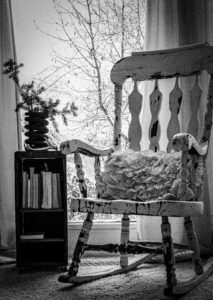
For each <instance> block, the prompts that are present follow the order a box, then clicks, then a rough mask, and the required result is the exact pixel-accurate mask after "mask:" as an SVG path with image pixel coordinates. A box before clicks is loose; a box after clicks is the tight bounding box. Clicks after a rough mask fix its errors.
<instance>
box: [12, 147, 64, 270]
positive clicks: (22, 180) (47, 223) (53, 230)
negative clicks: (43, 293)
mask: <svg viewBox="0 0 213 300" xmlns="http://www.w3.org/2000/svg"><path fill="white" fill-rule="evenodd" d="M15 215H16V256H17V258H16V259H17V267H19V268H20V269H23V268H25V267H42V266H43V267H46V266H61V267H66V266H67V264H68V254H67V252H68V245H67V197H66V156H65V155H63V154H62V153H61V152H59V151H17V152H15Z"/></svg>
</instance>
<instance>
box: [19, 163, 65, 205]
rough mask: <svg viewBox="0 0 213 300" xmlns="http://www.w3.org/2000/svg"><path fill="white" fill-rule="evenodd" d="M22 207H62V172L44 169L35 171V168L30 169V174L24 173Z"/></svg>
mask: <svg viewBox="0 0 213 300" xmlns="http://www.w3.org/2000/svg"><path fill="white" fill-rule="evenodd" d="M22 182H23V185H22V187H23V191H22V208H37V209H38V208H45V209H48V208H61V207H62V199H61V197H62V196H61V182H60V174H59V173H52V172H45V171H42V172H41V173H40V174H38V173H34V168H33V167H31V168H30V169H29V174H28V173H27V172H26V171H23V174H22Z"/></svg>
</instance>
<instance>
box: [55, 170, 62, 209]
mask: <svg viewBox="0 0 213 300" xmlns="http://www.w3.org/2000/svg"><path fill="white" fill-rule="evenodd" d="M56 178H57V192H58V207H59V208H62V194H61V178H60V174H59V173H56Z"/></svg>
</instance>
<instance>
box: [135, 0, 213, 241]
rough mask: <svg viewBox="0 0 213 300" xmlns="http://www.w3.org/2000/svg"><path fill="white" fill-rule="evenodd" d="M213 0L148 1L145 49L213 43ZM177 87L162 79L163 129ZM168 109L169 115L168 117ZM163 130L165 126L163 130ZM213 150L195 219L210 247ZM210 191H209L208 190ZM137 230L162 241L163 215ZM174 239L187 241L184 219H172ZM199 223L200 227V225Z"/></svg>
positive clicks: (146, 118) (145, 117)
mask: <svg viewBox="0 0 213 300" xmlns="http://www.w3.org/2000/svg"><path fill="white" fill-rule="evenodd" d="M212 17H213V1H212V0H204V1H200V0H187V1H185V0H147V7H146V33H145V50H157V49H165V48H176V47H178V46H183V45H189V44H195V43H200V42H206V41H207V42H209V43H210V44H212V42H213V19H212ZM205 79H206V76H205V77H204V78H202V80H201V82H200V84H201V85H202V88H204V95H206V87H207V86H206V83H205ZM193 80H194V79H193V78H186V79H183V80H182V82H181V86H182V88H183V90H185V88H186V87H188V86H192V84H193ZM173 86H174V81H172V80H166V81H165V80H164V81H162V82H159V88H160V90H161V91H162V92H163V94H164V99H163V101H162V110H161V112H162V111H163V112H164V114H162V113H160V115H159V118H160V124H161V126H163V127H164V128H165V127H166V126H167V123H166V122H167V121H166V120H169V116H170V112H169V110H168V107H169V105H168V101H169V93H170V91H171V90H172V88H173ZM152 88H153V83H148V84H146V85H145V87H144V102H143V110H142V128H143V132H144V133H145V132H148V127H147V126H149V124H150V117H151V116H150V115H149V114H147V112H148V111H149V101H148V96H149V94H150V92H151V91H152ZM185 98H186V97H184V99H183V104H182V105H184V110H183V112H187V113H185V114H184V113H182V116H181V131H186V129H187V125H188V119H189V118H188V113H189V111H190V109H189V103H188V102H187V101H186V99H185ZM205 98H206V97H205V96H204V97H203V99H202V105H201V106H200V112H199V117H200V120H202V119H203V111H204V109H203V107H204V106H205ZM163 106H164V107H163ZM165 109H167V110H166V114H167V116H166V117H165ZM163 131H164V130H163V129H162V132H163ZM166 142H167V138H166V136H162V137H161V140H160V147H161V149H162V150H165V146H166ZM147 147H148V136H145V135H144V136H143V138H142V148H143V149H144V148H146V149H147ZM212 160H213V149H212V147H210V151H209V156H208V169H207V172H208V183H209V184H208V183H206V184H205V188H204V202H205V215H204V217H203V218H202V219H201V220H199V221H198V220H196V219H195V220H194V222H195V225H197V226H196V229H197V231H198V235H199V241H200V243H201V244H203V245H205V246H211V242H212V241H211V240H212V237H211V219H213V218H212V216H213V210H212V207H213V188H212V187H213V184H212V182H213V163H212ZM208 190H209V191H208ZM137 224H138V232H139V237H140V239H143V240H144V239H145V240H155V241H160V240H161V234H160V224H161V218H159V217H156V218H154V221H153V217H139V218H138V221H137ZM171 224H172V232H173V238H174V241H176V242H184V241H185V233H184V230H183V220H180V219H177V218H171ZM198 225H199V226H198Z"/></svg>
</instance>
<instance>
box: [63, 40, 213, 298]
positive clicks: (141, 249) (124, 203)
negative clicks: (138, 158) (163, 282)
mask: <svg viewBox="0 0 213 300" xmlns="http://www.w3.org/2000/svg"><path fill="white" fill-rule="evenodd" d="M202 71H207V72H208V74H209V75H210V76H209V77H210V79H209V89H208V96H207V109H206V114H205V121H204V125H203V131H202V138H201V140H200V141H199V142H197V141H196V139H195V138H194V137H193V136H192V135H191V134H190V133H194V134H197V131H196V130H197V129H196V128H197V127H198V122H197V111H198V105H199V99H200V95H201V92H200V87H199V85H198V80H195V84H194V87H193V89H192V90H191V92H190V97H191V98H193V99H190V101H191V102H190V103H191V107H192V114H191V119H190V120H189V124H190V126H189V127H188V133H179V131H180V124H179V116H178V115H179V112H180V108H181V100H182V96H183V94H182V91H181V89H180V86H179V78H180V77H185V76H191V75H195V77H196V78H197V77H198V76H199V75H200V74H201V72H202ZM172 77H175V78H176V82H175V86H174V88H173V90H172V92H171V93H170V96H169V97H170V98H169V99H170V101H169V103H170V104H169V105H170V111H171V119H170V121H169V123H168V128H167V137H168V146H167V151H168V152H171V150H172V149H174V150H176V151H181V170H180V181H179V184H178V186H176V188H177V193H176V195H175V198H174V194H172V193H167V194H166V195H163V196H159V197H156V199H151V200H149V199H148V197H147V199H144V200H145V201H141V199H140V201H139V200H138V199H135V198H134V199H131V198H130V199H128V200H127V199H117V200H112V199H111V200H109V199H102V198H100V194H101V193H100V192H101V191H100V188H99V187H100V183H101V182H102V178H101V171H100V157H102V156H110V155H111V154H112V152H113V151H116V150H120V149H121V105H122V86H123V83H124V81H125V80H126V79H127V78H132V80H133V81H134V89H133V91H132V93H131V95H130V96H129V110H130V113H131V116H132V117H131V122H130V127H129V136H128V138H129V148H130V149H132V150H134V151H140V149H141V147H140V141H141V136H142V129H141V125H140V121H139V115H140V111H141V107H142V95H141V94H140V93H139V92H138V88H137V82H139V81H145V80H155V82H156V84H155V88H154V91H153V92H152V93H151V95H150V99H149V101H150V111H151V124H150V127H149V141H150V147H149V148H150V149H151V150H153V151H154V152H156V151H158V150H159V139H160V124H159V111H160V107H161V101H162V94H161V92H160V91H159V88H158V85H157V80H159V79H166V78H172ZM111 80H112V82H113V84H114V86H115V123H114V124H115V125H114V149H108V150H98V149H95V148H93V147H91V146H89V145H87V144H86V143H84V142H81V141H79V140H70V141H65V142H63V143H62V144H61V147H60V148H61V151H62V153H64V154H66V155H69V154H71V153H74V159H75V164H76V169H77V177H78V179H79V187H80V191H81V195H82V198H73V199H72V202H71V211H72V212H82V213H87V217H86V220H85V221H84V223H83V226H82V229H81V232H80V235H79V238H78V241H77V244H76V247H75V250H74V254H73V259H72V263H71V265H70V267H69V271H68V274H63V275H61V276H60V277H59V281H60V282H64V283H74V284H75V283H82V282H89V281H92V280H96V279H99V278H103V277H106V276H110V275H116V274H120V273H123V272H127V271H130V270H133V269H135V268H137V267H138V266H139V265H141V264H142V263H145V262H147V261H150V259H151V258H152V257H153V256H155V255H157V254H159V253H162V254H163V255H164V263H165V266H166V274H167V287H166V288H165V294H166V295H171V294H172V295H180V294H185V293H187V292H189V291H190V290H191V289H193V288H194V287H195V286H197V285H198V284H200V283H201V282H202V281H203V280H204V279H205V278H207V277H208V276H210V275H211V273H213V264H212V261H211V259H210V261H209V263H208V264H207V265H206V266H205V269H204V268H203V266H202V263H201V259H200V250H199V245H198V241H197V237H196V233H195V230H194V226H193V223H192V219H191V217H194V216H196V217H197V216H201V215H202V214H203V202H202V199H201V197H200V196H202V186H203V181H204V175H203V174H204V169H205V160H206V156H207V152H208V143H209V139H210V132H211V126H212V108H213V47H211V46H209V45H208V44H197V45H191V46H186V47H181V48H177V49H169V50H161V51H149V52H139V53H133V54H132V55H131V56H129V57H126V58H124V59H122V60H120V61H118V62H117V63H116V64H115V65H114V66H113V68H112V71H111ZM80 154H83V155H86V156H91V157H94V158H95V178H96V183H97V198H95V199H91V198H87V187H86V184H85V181H84V172H83V170H82V161H81V156H80ZM189 158H190V159H191V162H192V163H191V166H190V167H189V164H188V161H189ZM189 190H190V191H191V192H193V197H192V193H191V192H189ZM95 213H102V214H122V216H123V217H122V230H121V244H120V245H114V244H108V245H96V246H94V245H91V246H90V245H87V241H88V238H89V234H90V231H91V228H92V224H93V217H94V214H95ZM129 215H137V216H138V215H147V216H161V217H162V225H161V232H162V245H161V246H160V247H159V245H158V247H153V245H152V244H151V246H150V244H149V243H148V244H147V243H145V242H144V243H143V242H132V241H129ZM169 217H184V219H185V223H184V224H185V229H186V233H187V240H188V246H189V249H190V250H192V252H193V255H192V260H193V264H194V270H195V274H196V275H195V277H193V278H192V279H191V280H190V281H189V282H186V283H180V284H178V282H177V279H176V275H175V258H174V246H173V241H172V236H171V226H170V223H169ZM86 250H105V251H108V252H120V255H121V256H120V257H121V258H120V267H118V268H117V269H116V270H113V271H111V272H107V273H103V274H97V275H94V276H92V275H91V276H77V273H78V268H79V264H80V261H81V257H82V255H83V253H84V251H86ZM130 253H133V254H138V253H148V254H147V255H146V256H145V257H143V258H140V259H139V260H138V261H136V262H133V263H132V264H129V265H128V254H130Z"/></svg>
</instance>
